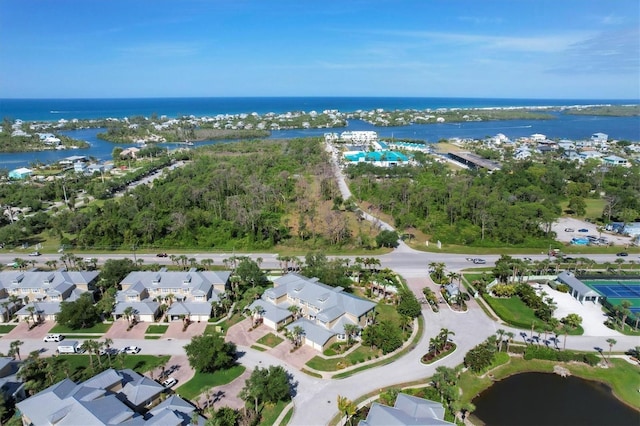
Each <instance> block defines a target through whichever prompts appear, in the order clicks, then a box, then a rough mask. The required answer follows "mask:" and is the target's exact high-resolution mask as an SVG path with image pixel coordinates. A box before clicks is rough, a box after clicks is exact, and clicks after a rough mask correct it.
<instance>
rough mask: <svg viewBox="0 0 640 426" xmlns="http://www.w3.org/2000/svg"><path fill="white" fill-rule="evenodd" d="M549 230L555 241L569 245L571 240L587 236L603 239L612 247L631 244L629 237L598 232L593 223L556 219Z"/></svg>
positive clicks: (571, 219) (565, 218)
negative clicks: (553, 234) (583, 230)
mask: <svg viewBox="0 0 640 426" xmlns="http://www.w3.org/2000/svg"><path fill="white" fill-rule="evenodd" d="M581 229H586V230H587V232H580V230H581ZM551 230H552V231H553V232H555V233H556V235H557V237H556V239H557V240H558V241H560V242H563V243H569V242H571V240H572V239H573V238H586V237H587V236H588V235H592V236H595V237H598V238H600V237H604V238H606V239H607V240H608V242H609V244H612V245H614V246H621V247H624V246H629V245H630V244H631V238H630V237H625V236H624V235H620V234H616V233H613V232H609V231H604V230H603V231H602V232H600V231H599V230H598V226H596V225H595V224H594V223H590V222H586V221H584V220H579V219H574V218H568V217H563V218H560V219H558V221H557V222H554V223H553V224H552V225H551Z"/></svg>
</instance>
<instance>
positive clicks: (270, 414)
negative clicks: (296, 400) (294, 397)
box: [258, 401, 293, 426]
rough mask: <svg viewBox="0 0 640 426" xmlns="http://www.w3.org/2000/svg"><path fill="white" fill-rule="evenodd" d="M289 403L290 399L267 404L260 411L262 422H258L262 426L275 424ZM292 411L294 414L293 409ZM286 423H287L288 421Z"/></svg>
mask: <svg viewBox="0 0 640 426" xmlns="http://www.w3.org/2000/svg"><path fill="white" fill-rule="evenodd" d="M287 405H289V401H278V403H277V404H265V405H264V406H263V407H262V411H261V412H260V423H258V424H259V425H260V426H271V425H273V424H274V423H275V422H276V419H277V418H278V416H279V415H280V413H281V412H282V410H284V408H285V407H286V406H287ZM291 413H292V414H293V410H291ZM284 424H286V422H285V423H284Z"/></svg>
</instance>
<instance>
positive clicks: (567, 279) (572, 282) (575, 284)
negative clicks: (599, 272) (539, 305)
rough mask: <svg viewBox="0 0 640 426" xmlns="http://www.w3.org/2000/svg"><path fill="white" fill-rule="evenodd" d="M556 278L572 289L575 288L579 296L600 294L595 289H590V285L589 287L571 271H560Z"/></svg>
mask: <svg viewBox="0 0 640 426" xmlns="http://www.w3.org/2000/svg"><path fill="white" fill-rule="evenodd" d="M557 280H558V281H560V282H561V283H564V284H566V285H568V286H569V287H571V288H572V289H574V290H576V291H577V292H578V293H579V295H580V296H583V297H584V296H589V297H592V296H600V294H599V293H598V292H597V291H595V290H594V289H592V288H591V287H589V286H588V285H586V284H585V283H583V282H582V281H580V280H579V279H577V278H576V277H575V276H574V275H573V274H572V273H571V272H568V271H564V272H561V273H560V274H559V275H558V278H557Z"/></svg>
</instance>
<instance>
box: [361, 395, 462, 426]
mask: <svg viewBox="0 0 640 426" xmlns="http://www.w3.org/2000/svg"><path fill="white" fill-rule="evenodd" d="M443 418H444V408H443V407H442V404H440V403H438V402H434V401H429V400H427V399H422V398H417V397H415V396H410V395H406V394H402V393H401V394H398V397H397V398H396V403H395V405H394V406H393V407H389V406H386V405H381V404H378V403H376V402H374V403H373V404H372V405H371V408H370V409H369V414H368V415H367V418H366V420H361V421H360V422H359V423H358V425H359V426H405V425H406V426H418V425H419V426H432V425H433V426H437V425H453V424H454V423H450V422H447V421H445V420H443Z"/></svg>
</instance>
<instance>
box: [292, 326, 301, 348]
mask: <svg viewBox="0 0 640 426" xmlns="http://www.w3.org/2000/svg"><path fill="white" fill-rule="evenodd" d="M291 334H292V335H293V340H294V343H293V344H294V346H295V347H298V346H300V345H301V344H302V336H303V335H304V329H303V328H302V327H300V326H299V325H296V326H295V327H293V331H292V333H291Z"/></svg>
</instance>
